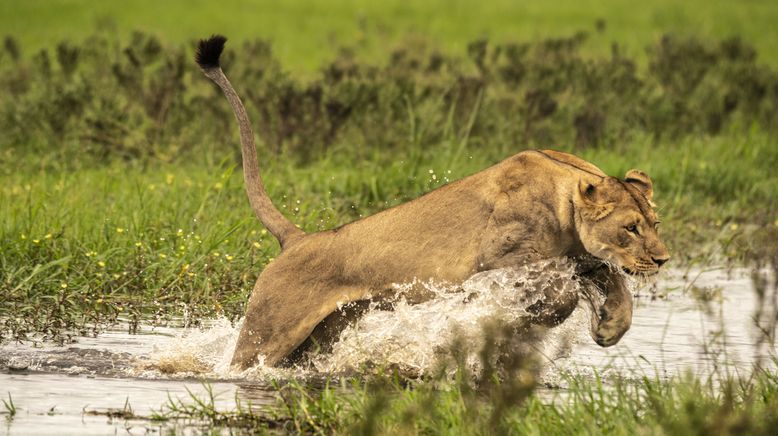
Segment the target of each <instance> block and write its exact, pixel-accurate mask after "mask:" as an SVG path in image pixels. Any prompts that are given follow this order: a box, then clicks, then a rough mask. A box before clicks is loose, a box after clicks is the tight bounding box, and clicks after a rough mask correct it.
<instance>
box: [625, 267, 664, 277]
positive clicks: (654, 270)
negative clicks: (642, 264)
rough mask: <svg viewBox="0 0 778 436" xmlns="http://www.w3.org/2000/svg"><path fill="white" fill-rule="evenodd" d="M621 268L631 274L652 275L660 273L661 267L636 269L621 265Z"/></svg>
mask: <svg viewBox="0 0 778 436" xmlns="http://www.w3.org/2000/svg"><path fill="white" fill-rule="evenodd" d="M621 270H622V271H624V272H625V273H627V274H629V275H631V276H640V277H651V276H655V275H657V274H659V268H652V269H646V270H635V269H632V268H628V267H626V266H623V267H621Z"/></svg>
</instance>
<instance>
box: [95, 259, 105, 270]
mask: <svg viewBox="0 0 778 436" xmlns="http://www.w3.org/2000/svg"><path fill="white" fill-rule="evenodd" d="M97 266H99V267H100V268H105V262H103V261H102V260H100V261H98V262H97Z"/></svg>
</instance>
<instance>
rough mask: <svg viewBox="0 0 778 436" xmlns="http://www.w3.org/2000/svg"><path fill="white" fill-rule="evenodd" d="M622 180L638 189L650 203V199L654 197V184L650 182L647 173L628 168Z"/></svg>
mask: <svg viewBox="0 0 778 436" xmlns="http://www.w3.org/2000/svg"><path fill="white" fill-rule="evenodd" d="M624 181H625V182H627V183H629V184H631V185H632V186H634V187H636V188H637V189H638V191H640V192H642V193H643V196H645V197H646V200H648V202H649V203H651V200H652V199H653V198H654V184H653V183H652V182H651V178H650V177H648V174H646V173H644V172H643V171H640V170H629V171H627V175H625V176H624ZM652 205H653V204H652Z"/></svg>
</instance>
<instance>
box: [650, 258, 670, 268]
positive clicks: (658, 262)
mask: <svg viewBox="0 0 778 436" xmlns="http://www.w3.org/2000/svg"><path fill="white" fill-rule="evenodd" d="M651 260H653V261H654V263H655V264H656V266H662V265H664V264H665V263H666V262H667V261H668V260H670V256H663V257H652V258H651Z"/></svg>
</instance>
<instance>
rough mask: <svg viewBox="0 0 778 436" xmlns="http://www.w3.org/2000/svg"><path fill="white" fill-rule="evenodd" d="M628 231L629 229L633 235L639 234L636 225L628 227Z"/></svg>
mask: <svg viewBox="0 0 778 436" xmlns="http://www.w3.org/2000/svg"><path fill="white" fill-rule="evenodd" d="M626 229H627V231H628V232H632V233H634V234H636V235H637V234H638V226H636V225H635V224H630V225H628V226H627V227H626Z"/></svg>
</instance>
